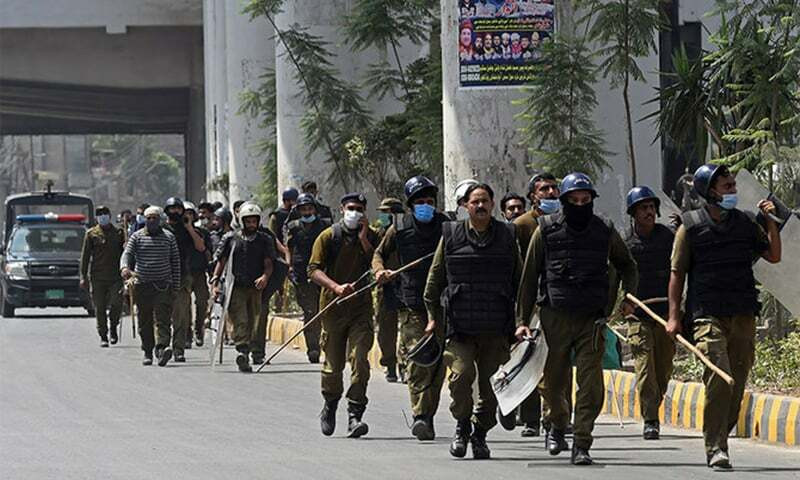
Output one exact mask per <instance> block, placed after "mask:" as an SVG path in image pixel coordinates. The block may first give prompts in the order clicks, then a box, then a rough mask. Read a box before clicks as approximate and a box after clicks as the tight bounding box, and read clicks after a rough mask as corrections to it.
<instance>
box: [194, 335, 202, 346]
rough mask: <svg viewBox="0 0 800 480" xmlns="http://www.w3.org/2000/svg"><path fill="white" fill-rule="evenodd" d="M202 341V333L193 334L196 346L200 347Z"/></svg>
mask: <svg viewBox="0 0 800 480" xmlns="http://www.w3.org/2000/svg"><path fill="white" fill-rule="evenodd" d="M203 341H204V340H203V335H195V337H194V344H195V345H197V346H198V347H202V346H203Z"/></svg>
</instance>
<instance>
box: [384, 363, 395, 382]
mask: <svg viewBox="0 0 800 480" xmlns="http://www.w3.org/2000/svg"><path fill="white" fill-rule="evenodd" d="M386 381H387V382H389V383H397V367H396V366H395V365H389V366H388V367H386Z"/></svg>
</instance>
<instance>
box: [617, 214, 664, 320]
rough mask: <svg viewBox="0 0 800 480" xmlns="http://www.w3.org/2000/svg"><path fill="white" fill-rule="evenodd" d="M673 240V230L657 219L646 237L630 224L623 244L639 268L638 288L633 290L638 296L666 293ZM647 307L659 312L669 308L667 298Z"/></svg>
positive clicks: (646, 296)
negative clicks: (657, 221) (635, 230)
mask: <svg viewBox="0 0 800 480" xmlns="http://www.w3.org/2000/svg"><path fill="white" fill-rule="evenodd" d="M673 240H675V234H674V233H672V230H670V229H669V228H667V227H665V226H664V225H661V224H660V223H657V224H656V226H655V228H654V229H653V231H652V233H650V236H649V237H647V238H644V237H640V236H639V235H637V234H636V233H634V231H633V228H631V229H630V230H629V231H628V235H627V236H626V238H625V244H626V245H628V249H629V250H630V251H631V255H633V259H634V260H636V266H637V268H638V271H639V288H638V290H637V291H636V296H637V297H638V298H640V299H642V300H646V299H650V298H663V297H666V296H667V291H668V290H669V275H670V263H671V257H672V242H673ZM650 307H651V308H652V309H653V310H655V312H656V313H658V314H659V315H661V316H665V315H666V313H667V311H668V308H667V303H666V302H659V303H655V304H652V305H650ZM640 318H642V317H641V316H640Z"/></svg>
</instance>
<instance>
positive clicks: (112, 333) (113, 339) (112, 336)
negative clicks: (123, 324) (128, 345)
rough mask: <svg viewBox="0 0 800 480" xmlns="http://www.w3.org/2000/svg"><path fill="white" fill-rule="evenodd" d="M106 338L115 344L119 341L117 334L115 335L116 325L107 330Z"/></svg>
mask: <svg viewBox="0 0 800 480" xmlns="http://www.w3.org/2000/svg"><path fill="white" fill-rule="evenodd" d="M108 338H109V339H110V340H111V345H116V344H117V342H119V336H117V327H116V326H114V327H111V330H110V331H109V332H108Z"/></svg>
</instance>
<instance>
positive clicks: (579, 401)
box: [517, 228, 638, 449]
mask: <svg viewBox="0 0 800 480" xmlns="http://www.w3.org/2000/svg"><path fill="white" fill-rule="evenodd" d="M608 259H609V261H610V262H611V263H612V264H613V265H614V267H615V268H616V271H617V272H619V274H620V276H621V278H622V286H623V289H624V290H625V291H626V292H635V291H636V287H637V283H638V275H637V271H636V262H635V261H634V260H633V258H632V257H631V254H630V252H629V251H628V247H627V246H626V245H625V242H624V241H623V240H622V237H620V235H619V233H618V232H617V231H616V229H613V228H612V229H611V237H610V239H609V251H608ZM544 268H545V251H544V237H543V235H542V232H541V230H539V229H537V230H536V231H535V232H534V234H533V236H532V238H531V243H530V245H529V246H528V253H527V255H526V258H525V267H524V270H523V274H522V280H521V283H520V288H519V299H518V302H517V325H528V322H530V319H531V315H532V313H533V310H534V307H535V305H536V303H537V301H538V295H539V281H540V275H541V274H542V273H543V272H544ZM575 301H576V302H578V301H580V299H575ZM539 315H540V318H541V321H542V328H543V330H544V334H545V338H546V339H547V344H548V348H549V352H548V355H547V362H546V364H545V369H544V381H543V383H542V384H541V385H540V390H541V392H542V396H543V397H544V399H545V400H546V401H547V403H548V404H549V406H550V412H549V415H548V416H547V417H546V418H545V421H546V422H547V423H549V424H550V425H552V427H553V428H555V429H557V430H560V431H564V430H565V429H566V427H567V424H568V422H569V418H570V412H569V410H568V408H567V404H566V402H565V401H564V391H565V389H567V388H569V387H568V386H567V385H565V384H564V383H565V379H566V378H568V373H569V370H570V369H571V361H570V357H571V355H572V354H573V353H574V357H575V360H574V361H575V365H576V367H577V373H576V381H577V387H578V388H577V391H578V393H577V398H576V402H575V420H574V434H575V436H574V439H575V446H576V447H578V448H584V449H589V448H591V446H592V431H593V430H594V422H595V420H596V419H597V416H598V415H599V414H600V411H601V410H602V406H603V398H604V390H605V389H604V385H603V364H602V361H603V352H604V350H605V341H604V336H603V333H604V332H603V331H602V328H603V327H602V326H600V325H598V324H597V323H596V320H598V316H597V315H596V314H594V315H590V314H577V313H574V312H570V311H564V310H557V309H554V308H551V307H549V306H547V304H544V305H542V306H541V308H540V311H539Z"/></svg>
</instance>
